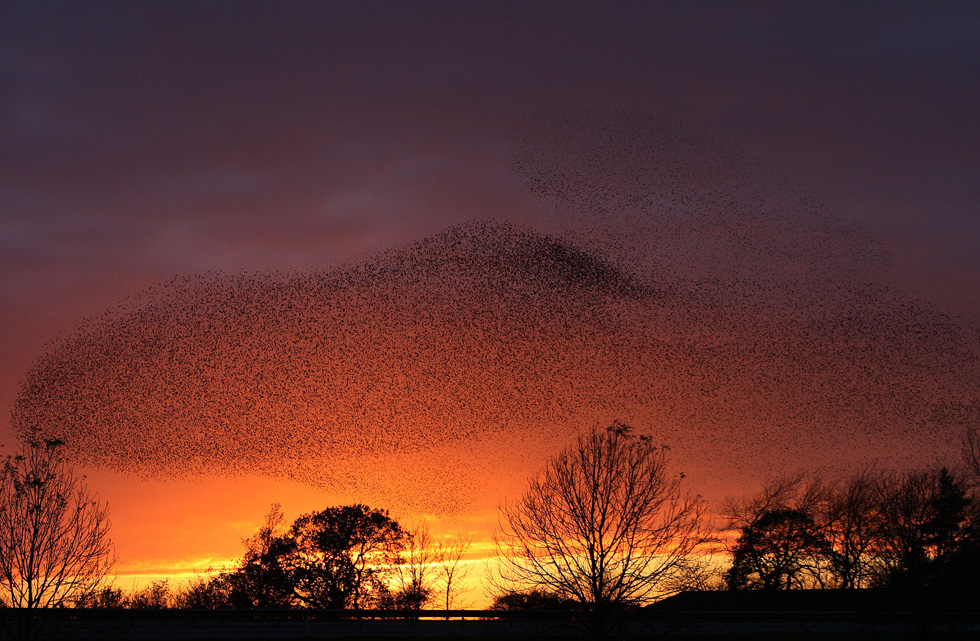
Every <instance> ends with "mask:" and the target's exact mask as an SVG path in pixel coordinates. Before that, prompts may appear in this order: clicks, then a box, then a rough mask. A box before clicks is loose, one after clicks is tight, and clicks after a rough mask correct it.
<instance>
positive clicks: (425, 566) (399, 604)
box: [392, 523, 437, 610]
mask: <svg viewBox="0 0 980 641" xmlns="http://www.w3.org/2000/svg"><path fill="white" fill-rule="evenodd" d="M436 560H437V557H436V549H435V547H434V545H433V542H432V535H431V534H429V527H428V526H427V525H425V524H424V523H422V524H420V525H418V526H417V527H415V529H413V530H411V531H408V532H405V533H404V536H403V537H402V552H401V555H400V558H399V561H400V562H399V563H398V564H397V565H396V566H395V568H394V570H395V577H396V578H395V587H396V590H395V592H394V594H393V595H392V599H393V603H392V605H393V606H394V607H396V608H400V609H405V610H421V609H422V608H424V607H425V606H426V604H428V603H429V602H430V601H431V600H432V597H433V594H434V592H435V585H434V578H435V572H436V567H435V563H436Z"/></svg>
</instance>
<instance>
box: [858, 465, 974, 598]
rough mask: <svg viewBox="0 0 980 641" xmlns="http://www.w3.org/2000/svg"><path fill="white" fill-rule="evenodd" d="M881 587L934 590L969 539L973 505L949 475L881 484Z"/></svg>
mask: <svg viewBox="0 0 980 641" xmlns="http://www.w3.org/2000/svg"><path fill="white" fill-rule="evenodd" d="M878 491H879V501H880V505H881V511H882V517H883V521H882V535H881V538H880V542H879V545H878V550H877V552H878V555H879V556H880V558H881V559H882V563H883V572H882V574H881V576H879V583H883V584H885V585H888V586H891V587H895V588H899V589H902V590H908V591H913V592H918V591H921V590H923V589H926V588H929V587H931V586H933V585H934V584H935V582H936V580H937V578H938V577H939V576H941V574H942V573H943V571H944V569H945V567H946V566H947V565H948V563H949V561H950V560H951V559H952V558H953V556H954V555H955V553H956V552H957V550H958V549H959V548H960V545H961V543H963V542H964V541H966V540H967V536H968V533H969V528H968V527H967V526H968V522H967V516H968V507H969V505H970V500H969V498H968V497H967V495H966V489H965V486H964V484H963V482H962V481H960V480H958V479H957V478H955V477H954V476H953V475H952V474H951V473H950V472H949V470H947V469H946V468H942V469H941V470H938V471H922V472H908V473H906V474H904V475H901V476H896V477H892V478H888V479H884V480H883V481H882V482H881V483H880V484H879V490H878Z"/></svg>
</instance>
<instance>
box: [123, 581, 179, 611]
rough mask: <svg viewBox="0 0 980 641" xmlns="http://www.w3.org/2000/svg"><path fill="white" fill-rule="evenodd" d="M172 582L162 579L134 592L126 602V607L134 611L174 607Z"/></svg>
mask: <svg viewBox="0 0 980 641" xmlns="http://www.w3.org/2000/svg"><path fill="white" fill-rule="evenodd" d="M172 600H173V594H172V593H171V592H170V581H169V580H168V579H160V580H158V581H152V582H150V583H149V584H148V585H145V586H143V587H142V588H140V589H138V590H136V591H134V592H133V593H132V594H130V595H128V596H127V597H126V600H125V607H127V608H130V609H133V610H163V609H164V608H169V607H171V606H172V605H173V603H172Z"/></svg>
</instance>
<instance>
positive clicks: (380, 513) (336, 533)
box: [79, 505, 470, 610]
mask: <svg viewBox="0 0 980 641" xmlns="http://www.w3.org/2000/svg"><path fill="white" fill-rule="evenodd" d="M243 544H244V546H245V553H244V555H243V556H242V558H241V559H240V560H239V561H238V563H237V564H236V566H235V567H233V568H232V569H229V570H225V571H222V572H219V573H216V574H212V575H209V576H202V577H199V578H197V579H195V580H193V581H192V582H191V583H190V584H188V585H186V586H183V587H180V588H171V586H170V584H169V582H168V581H167V580H162V581H155V582H153V583H151V584H149V585H147V586H145V587H143V588H141V589H139V590H135V591H133V592H131V593H128V594H127V593H124V592H123V591H122V590H121V589H118V588H114V587H106V588H104V589H102V590H100V591H98V592H96V593H95V594H93V595H92V596H91V597H90V598H89V599H87V600H86V601H85V602H83V603H80V604H79V605H80V606H81V607H94V608H139V609H154V608H196V609H219V608H242V609H249V608H262V609H265V608H294V607H309V608H322V609H364V608H380V609H407V610H408V609H411V610H417V609H421V608H424V607H426V606H429V605H437V606H442V607H445V608H446V609H449V608H451V607H454V606H455V605H457V603H456V601H457V599H458V597H459V593H460V588H459V582H460V581H461V580H462V578H463V577H464V576H465V574H466V569H465V568H462V567H460V562H461V559H462V556H463V554H464V553H465V552H466V550H467V549H468V548H469V545H470V539H469V538H468V537H462V536H456V537H453V538H451V539H449V540H446V541H439V542H433V541H432V540H431V537H430V536H429V533H428V530H427V529H426V528H425V526H420V527H418V528H416V529H414V530H406V529H404V528H403V527H402V526H401V525H399V524H398V522H397V521H395V520H394V519H392V518H391V517H390V516H389V515H388V512H386V511H384V510H379V509H372V508H369V507H367V506H364V505H348V506H342V507H332V508H327V509H325V510H322V511H320V512H313V513H310V514H304V515H302V516H300V517H299V518H297V519H296V521H294V522H293V524H292V526H291V527H289V528H288V529H287V528H286V527H285V526H284V524H283V516H282V513H281V512H280V510H279V506H278V505H274V506H273V507H272V510H271V511H270V513H269V514H268V515H267V517H266V521H265V524H264V525H263V526H262V527H261V528H259V531H258V532H256V533H255V534H254V535H253V536H251V537H249V538H248V539H245V540H244V541H243Z"/></svg>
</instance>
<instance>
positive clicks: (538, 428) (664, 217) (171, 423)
mask: <svg viewBox="0 0 980 641" xmlns="http://www.w3.org/2000/svg"><path fill="white" fill-rule="evenodd" d="M511 167H512V169H513V170H514V172H515V173H516V174H517V176H518V177H519V178H520V179H521V180H522V181H523V182H524V183H525V184H526V185H527V187H528V189H530V190H531V192H532V193H534V194H535V195H536V196H537V197H539V198H540V199H542V200H543V201H545V202H547V203H548V204H550V205H551V206H552V208H553V211H554V216H555V221H556V222H557V224H558V225H559V226H560V227H561V229H562V231H560V232H558V233H555V234H550V235H549V234H544V233H540V232H538V231H536V230H535V229H534V228H532V227H530V226H524V225H517V224H511V223H507V222H497V221H470V222H467V223H463V224H459V225H456V226H453V227H451V228H449V229H447V230H445V231H443V232H441V233H439V234H437V235H435V236H432V237H430V238H426V239H424V240H421V241H419V242H416V243H414V244H410V245H406V246H401V247H397V248H394V249H390V250H388V251H385V252H382V253H379V254H378V255H376V256H374V257H372V258H370V259H367V260H364V261H361V262H359V263H357V264H351V265H346V266H341V267H330V268H311V269H307V270H303V271H296V272H282V273H280V272H266V273H241V274H228V273H220V272H218V273H209V274H205V275H200V276H195V277H181V278H176V279H174V280H172V281H170V282H166V283H162V284H159V285H156V286H154V287H151V288H150V289H147V290H146V291H144V292H142V293H141V294H140V295H138V296H136V297H133V298H131V299H127V300H124V301H122V302H120V303H119V304H118V305H117V306H116V307H114V308H113V309H110V310H108V311H107V312H106V313H105V314H104V315H103V316H102V317H100V318H94V319H91V320H88V321H86V322H84V323H83V324H82V325H81V326H79V327H78V328H76V329H75V330H74V331H73V332H72V333H70V334H68V335H66V336H63V337H61V338H59V339H57V340H56V341H54V342H53V343H51V344H50V345H49V346H48V348H47V349H46V350H45V352H44V353H43V354H41V356H40V357H39V358H38V359H37V360H36V361H35V363H34V364H33V366H32V368H31V369H30V371H29V372H28V374H27V375H26V377H25V379H24V381H23V384H22V387H21V390H20V393H19V396H18V398H17V400H16V403H15V407H14V410H13V419H14V426H15V429H16V430H17V431H18V432H19V433H20V434H21V435H22V436H23V435H27V434H30V433H32V432H33V431H36V432H39V433H40V434H41V435H42V436H43V437H45V438H60V439H62V440H64V441H65V442H66V444H67V446H68V447H69V448H70V451H71V452H72V453H73V455H74V457H75V458H76V460H77V461H79V462H80V463H82V464H85V465H92V466H100V467H105V468H109V469H112V470H116V471H122V472H128V473H132V474H136V475H140V476H146V477H152V478H161V477H162V478H167V477H172V476H179V475H188V474H230V475H234V474H243V473H249V474H255V473H257V474H264V475H268V476H271V477H277V478H284V479H290V480H295V481H299V482H302V483H307V484H310V485H313V486H316V487H322V488H325V489H329V490H331V491H333V492H338V493H342V494H347V495H349V496H351V497H352V499H356V500H362V501H368V502H372V503H374V504H379V505H383V506H385V507H390V508H392V509H396V510H399V509H401V510H412V511H415V512H424V513H427V514H446V515H448V514H458V513H460V512H461V511H463V512H465V511H466V510H467V509H469V508H470V507H471V506H472V505H473V504H474V502H479V501H481V500H483V499H484V498H485V497H486V496H487V495H488V493H491V494H492V493H493V492H494V487H495V485H494V484H495V482H496V480H497V479H500V478H503V477H508V478H509V477H513V476H515V475H519V476H521V477H522V478H523V475H524V474H526V472H527V471H530V470H533V469H535V468H537V467H539V466H540V465H541V463H542V462H543V461H544V460H545V459H546V457H547V456H548V455H550V454H551V453H553V452H554V451H555V450H556V448H558V447H561V446H564V445H566V444H568V443H569V442H570V440H571V439H572V438H573V436H574V434H576V433H578V432H580V431H581V430H584V429H588V428H590V427H600V426H602V425H605V424H609V423H610V422H611V421H612V420H622V421H625V422H626V423H629V424H631V425H634V426H635V427H637V428H638V429H640V430H642V431H644V432H648V433H652V434H653V435H654V436H655V438H657V439H660V441H661V442H663V443H664V444H666V445H669V447H670V448H671V457H672V459H673V460H674V461H675V463H676V464H677V469H678V470H683V471H684V472H685V473H686V475H687V477H688V478H689V480H690V482H691V483H692V484H693V485H694V487H695V488H696V489H701V488H715V489H716V490H718V491H724V489H725V488H727V487H738V484H739V483H747V482H755V481H756V480H758V479H760V478H763V477H766V476H769V475H772V474H776V473H779V472H780V471H782V470H786V469H793V470H795V469H798V468H799V467H800V466H801V465H806V466H809V467H811V468H822V469H846V468H849V467H853V466H855V465H863V464H865V463H866V462H868V461H870V460H872V459H874V460H878V461H879V462H882V463H884V464H893V465H920V464H924V463H927V462H929V461H931V460H932V459H933V458H935V457H937V456H948V455H949V454H950V452H951V444H955V443H956V442H957V439H958V437H959V435H960V434H961V433H962V431H963V430H964V429H965V428H966V426H969V425H976V424H977V419H978V417H980V376H978V373H980V368H978V364H980V357H978V356H980V349H978V338H977V337H978V334H977V332H976V330H975V329H971V328H970V327H969V326H968V325H967V324H965V323H964V322H962V321H960V320H958V319H953V318H950V317H949V316H948V315H946V314H944V313H942V312H941V311H939V310H936V309H933V308H931V307H930V306H928V305H926V304H923V303H921V302H918V301H915V300H913V299H911V298H910V297H909V296H907V295H905V294H902V293H901V292H899V291H896V290H894V289H893V288H890V287H889V286H888V285H887V282H886V280H885V275H886V274H887V267H888V257H887V255H886V253H885V252H884V251H883V250H882V249H881V247H880V245H878V244H877V243H876V242H875V241H874V240H873V239H871V238H869V237H868V236H867V235H865V234H862V233H860V232H859V231H857V230H854V229H850V228H848V227H847V225H845V224H844V223H842V222H841V221H840V220H838V219H837V218H836V217H835V216H834V215H833V214H832V213H828V212H827V211H826V210H825V209H823V208H821V207H820V206H819V204H817V203H814V202H812V201H811V200H810V199H808V197H807V196H806V195H805V194H801V193H799V192H798V191H795V190H794V189H793V188H792V186H789V185H785V184H782V183H780V182H779V181H778V180H776V179H775V178H774V177H773V176H772V175H770V174H769V173H767V172H766V171H764V170H763V169H761V168H759V167H758V166H757V165H756V164H754V163H753V162H752V161H751V160H750V159H747V158H746V157H745V156H744V155H743V154H741V153H739V152H738V151H737V150H734V149H732V148H731V147H730V146H727V145H725V144H724V143H722V142H719V141H716V140H714V139H711V138H710V137H707V136H705V135H702V134H698V133H692V132H689V131H686V130H683V129H682V128H679V127H673V126H663V125H661V124H659V123H656V122H652V121H647V120H645V119H643V118H636V117H632V116H631V117H598V116H589V117H577V118H576V117H567V118H565V117H551V118H548V119H543V120H540V121H535V122H531V123H528V124H527V126H525V127H524V128H523V130H522V131H521V133H520V134H519V135H517V136H516V137H515V141H514V153H513V156H512V159H511ZM699 484H700V487H699ZM492 498H493V500H496V498H497V497H496V495H494V496H493V497H492Z"/></svg>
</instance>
